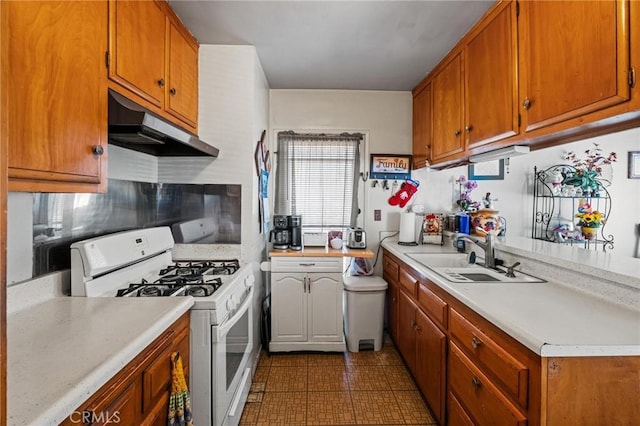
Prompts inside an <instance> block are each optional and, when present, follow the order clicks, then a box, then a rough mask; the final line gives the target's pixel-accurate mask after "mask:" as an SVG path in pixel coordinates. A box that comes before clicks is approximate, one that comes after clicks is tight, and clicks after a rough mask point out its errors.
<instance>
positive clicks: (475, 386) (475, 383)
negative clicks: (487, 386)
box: [471, 376, 482, 389]
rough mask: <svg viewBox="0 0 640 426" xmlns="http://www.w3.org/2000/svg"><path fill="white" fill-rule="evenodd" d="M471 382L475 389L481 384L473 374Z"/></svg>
mask: <svg viewBox="0 0 640 426" xmlns="http://www.w3.org/2000/svg"><path fill="white" fill-rule="evenodd" d="M471 384H472V385H473V387H474V388H476V389H478V388H479V387H480V386H482V382H481V381H480V380H478V378H477V377H475V376H473V378H472V379H471Z"/></svg>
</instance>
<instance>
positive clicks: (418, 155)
mask: <svg viewBox="0 0 640 426" xmlns="http://www.w3.org/2000/svg"><path fill="white" fill-rule="evenodd" d="M431 110H432V109H431V83H429V84H427V85H426V86H425V87H424V88H422V89H420V90H419V91H418V92H417V93H416V94H415V95H414V96H413V157H412V160H413V168H414V169H420V168H422V167H425V166H426V165H427V161H428V159H429V152H430V150H431V130H432V129H431V123H432V117H431Z"/></svg>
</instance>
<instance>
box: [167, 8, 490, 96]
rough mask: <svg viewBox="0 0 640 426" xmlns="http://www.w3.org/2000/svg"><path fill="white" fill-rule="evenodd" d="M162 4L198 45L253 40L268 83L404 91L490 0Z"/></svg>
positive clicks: (249, 42)
mask: <svg viewBox="0 0 640 426" xmlns="http://www.w3.org/2000/svg"><path fill="white" fill-rule="evenodd" d="M170 3H171V6H172V8H173V9H174V10H175V12H176V13H177V14H178V16H179V17H180V19H182V22H183V23H184V24H185V25H186V26H187V28H189V30H191V32H192V33H193V35H194V36H195V37H196V38H197V39H198V41H199V42H200V44H226V45H253V46H255V47H256V50H257V52H258V57H259V58H260V63H261V64H262V68H263V70H264V73H265V75H266V77H267V80H268V82H269V86H270V87H271V88H272V89H342V90H411V89H413V88H414V87H415V86H416V84H418V83H419V82H420V80H422V79H423V78H424V76H425V75H426V74H427V73H428V72H429V71H430V70H431V69H433V67H434V66H435V65H436V64H437V63H438V62H439V61H440V60H441V59H442V58H443V57H444V56H445V55H446V53H447V52H448V51H449V50H451V48H452V47H453V46H454V45H455V44H456V43H457V42H458V40H460V39H461V38H462V36H463V35H464V34H465V33H466V32H467V31H468V30H469V29H470V28H471V27H472V26H473V24H474V23H475V22H476V21H477V20H478V19H479V18H480V17H481V16H482V14H483V13H484V12H485V11H486V10H487V9H488V8H489V7H490V6H491V5H492V4H493V3H494V2H493V1H484V0H483V1H480V0H472V1H457V0H453V1H451V0H450V1H241V0H240V1H239V0H236V1H194V0H170Z"/></svg>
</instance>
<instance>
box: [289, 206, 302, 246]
mask: <svg viewBox="0 0 640 426" xmlns="http://www.w3.org/2000/svg"><path fill="white" fill-rule="evenodd" d="M288 219H289V237H290V241H289V246H290V247H291V250H296V251H299V250H302V216H300V215H293V216H289V217H288Z"/></svg>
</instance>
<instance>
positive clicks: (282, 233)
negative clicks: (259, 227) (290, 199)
mask: <svg viewBox="0 0 640 426" xmlns="http://www.w3.org/2000/svg"><path fill="white" fill-rule="evenodd" d="M269 241H270V242H273V249H274V250H287V249H288V248H289V243H290V242H291V233H290V230H289V219H288V217H287V216H284V215H280V214H276V215H274V216H273V229H272V230H271V234H270V235H269Z"/></svg>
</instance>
